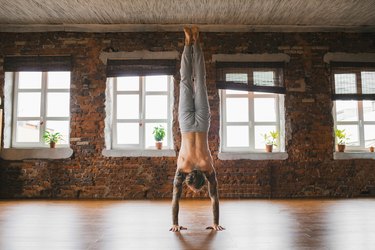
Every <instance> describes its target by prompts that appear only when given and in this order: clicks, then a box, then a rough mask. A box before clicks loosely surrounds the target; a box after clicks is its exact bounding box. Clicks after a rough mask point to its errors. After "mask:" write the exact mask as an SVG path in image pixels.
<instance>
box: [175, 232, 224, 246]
mask: <svg viewBox="0 0 375 250" xmlns="http://www.w3.org/2000/svg"><path fill="white" fill-rule="evenodd" d="M216 234H217V231H215V230H210V232H207V233H206V237H205V238H204V239H203V240H202V239H201V237H197V236H195V235H191V237H188V235H185V236H184V235H183V234H181V232H177V233H176V234H175V235H176V237H177V238H178V242H179V244H180V247H181V248H182V249H185V250H202V249H207V250H209V249H212V242H213V240H214V239H215V237H216Z"/></svg>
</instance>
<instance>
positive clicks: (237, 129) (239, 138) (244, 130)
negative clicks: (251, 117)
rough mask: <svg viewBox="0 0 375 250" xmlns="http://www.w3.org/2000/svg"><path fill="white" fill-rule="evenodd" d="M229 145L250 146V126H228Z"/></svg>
mask: <svg viewBox="0 0 375 250" xmlns="http://www.w3.org/2000/svg"><path fill="white" fill-rule="evenodd" d="M227 146H228V147H248V146H249V127H248V126H227Z"/></svg>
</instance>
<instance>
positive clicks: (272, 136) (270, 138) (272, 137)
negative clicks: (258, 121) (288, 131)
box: [263, 131, 279, 147]
mask: <svg viewBox="0 0 375 250" xmlns="http://www.w3.org/2000/svg"><path fill="white" fill-rule="evenodd" d="M263 138H264V142H265V143H266V145H273V146H275V147H277V138H279V132H278V131H270V132H268V133H265V134H264V135H263Z"/></svg>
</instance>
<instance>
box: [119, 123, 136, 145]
mask: <svg viewBox="0 0 375 250" xmlns="http://www.w3.org/2000/svg"><path fill="white" fill-rule="evenodd" d="M117 143H119V144H139V123H117Z"/></svg>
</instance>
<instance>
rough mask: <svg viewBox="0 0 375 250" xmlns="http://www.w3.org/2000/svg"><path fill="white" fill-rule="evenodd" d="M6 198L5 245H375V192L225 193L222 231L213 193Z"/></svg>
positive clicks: (0, 234) (0, 228)
mask: <svg viewBox="0 0 375 250" xmlns="http://www.w3.org/2000/svg"><path fill="white" fill-rule="evenodd" d="M170 211H171V208H170V201H167V200H163V201H0V249H1V250H16V249H27V250H30V249H38V250H41V249H48V250H56V249H64V250H65V249H74V250H80V249H103V250H115V249H161V250H165V249H196V250H208V249H214V250H216V249H225V250H231V249H241V250H242V249H243V250H245V249H246V250H248V249H288V250H289V249H340V250H342V249H353V250H357V249H375V199H350V200H223V201H221V224H222V225H223V226H225V227H226V230H225V231H223V232H213V231H210V230H205V229H204V228H205V227H206V226H208V225H210V224H211V221H212V217H211V208H210V202H209V201H208V200H183V201H182V202H181V206H180V222H181V223H180V224H181V225H183V226H186V227H187V228H188V230H187V231H182V232H181V233H172V232H169V231H168V229H169V227H170V226H171V216H170V214H171V212H170Z"/></svg>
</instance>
